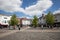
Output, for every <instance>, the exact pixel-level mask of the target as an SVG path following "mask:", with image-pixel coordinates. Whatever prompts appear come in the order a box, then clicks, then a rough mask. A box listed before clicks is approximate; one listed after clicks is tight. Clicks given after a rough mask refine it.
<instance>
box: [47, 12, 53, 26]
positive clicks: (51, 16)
mask: <svg viewBox="0 0 60 40" xmlns="http://www.w3.org/2000/svg"><path fill="white" fill-rule="evenodd" d="M46 23H47V24H49V25H53V24H54V16H53V14H52V13H51V12H49V13H48V14H47V15H46Z"/></svg>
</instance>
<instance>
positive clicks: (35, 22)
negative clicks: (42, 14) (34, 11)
mask: <svg viewBox="0 0 60 40" xmlns="http://www.w3.org/2000/svg"><path fill="white" fill-rule="evenodd" d="M32 24H33V26H34V27H37V25H38V18H37V16H36V15H35V16H34V19H33V21H32Z"/></svg>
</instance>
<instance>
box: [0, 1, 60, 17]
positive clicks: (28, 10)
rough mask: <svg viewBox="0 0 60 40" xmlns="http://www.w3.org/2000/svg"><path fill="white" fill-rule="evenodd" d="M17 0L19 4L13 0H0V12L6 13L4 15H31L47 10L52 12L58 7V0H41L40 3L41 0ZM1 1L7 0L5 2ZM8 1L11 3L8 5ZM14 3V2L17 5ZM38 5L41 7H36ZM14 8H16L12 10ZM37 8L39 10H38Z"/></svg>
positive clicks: (59, 2)
mask: <svg viewBox="0 0 60 40" xmlns="http://www.w3.org/2000/svg"><path fill="white" fill-rule="evenodd" d="M18 1H20V2H18ZM18 1H16V2H17V3H18V4H19V5H18V4H17V3H16V2H15V1H10V0H8V1H7V0H2V1H1V0H0V6H1V7H0V14H6V15H11V14H16V15H17V16H18V17H32V16H34V15H37V16H41V14H42V13H48V12H49V11H51V12H54V11H57V10H59V9H60V0H49V1H42V2H43V3H40V1H41V0H18ZM1 2H2V3H1ZM3 2H7V4H5V3H3ZM45 2H47V3H46V4H45V5H46V8H45V7H44V6H45V5H44V3H45ZM9 3H11V5H8V4H9ZM14 3H16V4H17V6H16V5H15V4H14ZM39 3H40V4H39ZM48 3H49V4H48ZM12 4H13V5H14V6H13V5H12ZM42 4H43V5H42ZM37 5H38V6H37ZM3 6H4V7H3ZM15 6H16V7H15ZM40 6H41V7H42V9H41V8H40V9H39V8H37V7H40ZM34 7H35V8H34ZM9 8H10V9H9ZM11 8H12V10H11ZM14 8H15V9H16V10H13V9H14ZM36 8H37V9H36ZM43 8H45V9H43ZM35 9H36V10H35ZM38 9H39V10H41V11H39V10H38ZM11 11H12V12H11ZM34 13H35V14H34Z"/></svg>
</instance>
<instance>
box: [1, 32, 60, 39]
mask: <svg viewBox="0 0 60 40" xmlns="http://www.w3.org/2000/svg"><path fill="white" fill-rule="evenodd" d="M0 40H60V32H30V31H29V32H28V31H18V32H16V33H14V34H11V35H8V36H5V37H2V38H0Z"/></svg>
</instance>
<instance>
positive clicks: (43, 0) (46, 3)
mask: <svg viewBox="0 0 60 40" xmlns="http://www.w3.org/2000/svg"><path fill="white" fill-rule="evenodd" d="M52 5H53V3H52V1H51V0H38V2H37V3H36V4H35V5H32V6H29V7H26V8H25V13H26V14H27V15H41V14H42V13H43V12H44V11H46V10H47V9H48V8H50V7H51V6H52Z"/></svg>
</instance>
